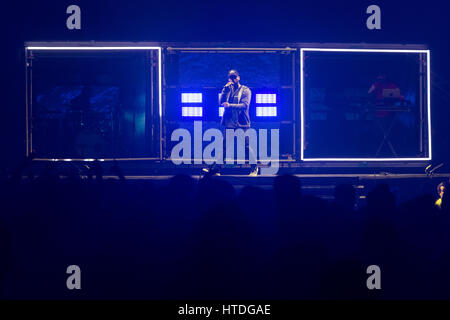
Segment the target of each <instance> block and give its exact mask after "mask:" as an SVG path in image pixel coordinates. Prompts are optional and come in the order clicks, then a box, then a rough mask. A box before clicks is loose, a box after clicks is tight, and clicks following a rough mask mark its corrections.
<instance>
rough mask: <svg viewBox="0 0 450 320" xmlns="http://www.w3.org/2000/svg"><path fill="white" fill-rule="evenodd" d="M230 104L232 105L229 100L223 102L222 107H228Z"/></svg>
mask: <svg viewBox="0 0 450 320" xmlns="http://www.w3.org/2000/svg"><path fill="white" fill-rule="evenodd" d="M229 106H230V104H229V103H228V102H224V103H222V107H225V108H228V107H229Z"/></svg>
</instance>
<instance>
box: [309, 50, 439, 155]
mask: <svg viewBox="0 0 450 320" xmlns="http://www.w3.org/2000/svg"><path fill="white" fill-rule="evenodd" d="M305 51H313V52H317V51H326V52H370V53H377V52H378V53H425V54H426V55H427V120H428V121H427V124H428V156H427V157H425V158H305V156H304V136H305V132H304V131H305V129H304V73H303V65H304V53H305ZM430 71H431V69H430V50H407V49H404V50H403V49H332V48H300V81H301V85H300V122H301V124H300V130H301V133H300V159H301V161H333V162H338V161H339V162H341V161H347V162H352V161H367V162H370V161H429V160H431V158H432V156H431V99H430V89H431V79H430Z"/></svg>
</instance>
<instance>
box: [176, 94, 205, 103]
mask: <svg viewBox="0 0 450 320" xmlns="http://www.w3.org/2000/svg"><path fill="white" fill-rule="evenodd" d="M181 102H182V103H202V102H203V95H202V94H201V93H182V94H181Z"/></svg>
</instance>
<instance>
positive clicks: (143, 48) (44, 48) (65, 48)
mask: <svg viewBox="0 0 450 320" xmlns="http://www.w3.org/2000/svg"><path fill="white" fill-rule="evenodd" d="M25 48H26V49H27V50H161V47H25Z"/></svg>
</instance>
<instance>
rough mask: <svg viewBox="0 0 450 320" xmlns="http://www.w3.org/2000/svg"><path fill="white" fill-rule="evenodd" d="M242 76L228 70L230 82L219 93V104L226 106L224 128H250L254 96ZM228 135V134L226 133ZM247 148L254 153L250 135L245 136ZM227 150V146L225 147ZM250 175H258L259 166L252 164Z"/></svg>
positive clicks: (223, 118) (222, 121)
mask: <svg viewBox="0 0 450 320" xmlns="http://www.w3.org/2000/svg"><path fill="white" fill-rule="evenodd" d="M240 80H241V77H240V76H239V73H238V72H237V71H236V70H230V71H229V72H228V83H227V84H226V85H225V86H224V87H223V89H222V92H221V93H220V95H219V105H221V106H222V107H224V112H223V116H222V120H221V122H220V124H221V126H222V127H223V129H224V130H226V129H239V128H240V129H242V130H244V131H245V130H246V129H248V128H250V115H249V112H248V110H249V106H250V101H251V97H252V92H251V91H250V89H249V88H248V87H246V86H244V85H241V84H240V83H239V81H240ZM224 137H226V134H224ZM245 148H246V150H248V152H249V153H252V154H253V155H254V151H253V150H252V148H251V147H250V146H249V143H248V137H246V138H245ZM224 150H225V148H224ZM251 166H252V170H251V173H250V176H257V175H258V166H257V165H256V164H252V165H251Z"/></svg>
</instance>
